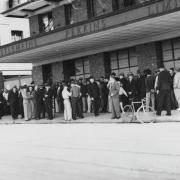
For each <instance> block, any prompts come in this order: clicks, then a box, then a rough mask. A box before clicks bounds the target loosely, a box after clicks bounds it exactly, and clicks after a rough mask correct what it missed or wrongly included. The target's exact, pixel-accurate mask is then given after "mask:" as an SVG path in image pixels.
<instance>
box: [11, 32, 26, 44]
mask: <svg viewBox="0 0 180 180" xmlns="http://www.w3.org/2000/svg"><path fill="white" fill-rule="evenodd" d="M11 38H12V42H14V41H20V40H21V39H22V38H23V32H22V31H16V30H14V31H11Z"/></svg>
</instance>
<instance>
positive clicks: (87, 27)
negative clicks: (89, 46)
mask: <svg viewBox="0 0 180 180" xmlns="http://www.w3.org/2000/svg"><path fill="white" fill-rule="evenodd" d="M105 28H106V24H105V22H104V20H98V21H94V22H90V23H88V24H83V25H81V26H77V27H73V28H70V29H67V30H66V39H69V38H73V37H78V36H82V35H85V34H88V33H93V32H98V31H100V30H103V29H105Z"/></svg>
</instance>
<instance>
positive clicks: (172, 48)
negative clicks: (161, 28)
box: [162, 38, 180, 69]
mask: <svg viewBox="0 0 180 180" xmlns="http://www.w3.org/2000/svg"><path fill="white" fill-rule="evenodd" d="M162 57H163V63H164V66H165V67H166V68H167V69H169V68H172V67H173V68H176V67H180V38H178V39H172V40H167V41H163V42H162Z"/></svg>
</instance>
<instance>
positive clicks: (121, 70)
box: [119, 68, 129, 76]
mask: <svg viewBox="0 0 180 180" xmlns="http://www.w3.org/2000/svg"><path fill="white" fill-rule="evenodd" d="M119 73H124V75H125V76H127V74H128V73H129V68H125V69H120V70H119Z"/></svg>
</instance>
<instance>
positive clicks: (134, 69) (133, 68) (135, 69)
mask: <svg viewBox="0 0 180 180" xmlns="http://www.w3.org/2000/svg"><path fill="white" fill-rule="evenodd" d="M137 70H138V66H136V67H131V68H130V71H131V72H132V73H133V74H135V75H136V74H137Z"/></svg>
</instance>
